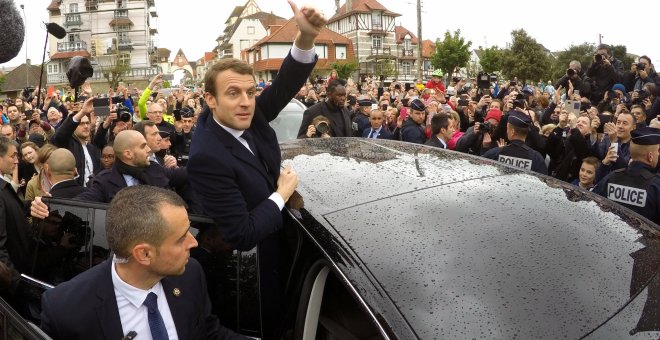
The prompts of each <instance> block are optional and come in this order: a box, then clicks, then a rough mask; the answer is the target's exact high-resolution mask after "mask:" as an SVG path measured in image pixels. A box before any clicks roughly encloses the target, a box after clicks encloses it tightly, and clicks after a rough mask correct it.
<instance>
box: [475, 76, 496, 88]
mask: <svg viewBox="0 0 660 340" xmlns="http://www.w3.org/2000/svg"><path fill="white" fill-rule="evenodd" d="M493 77H495V79H497V77H496V76H495V75H490V74H488V73H483V72H480V73H479V74H478V75H477V87H479V88H480V89H489V88H490V82H491V79H492V78H493Z"/></svg>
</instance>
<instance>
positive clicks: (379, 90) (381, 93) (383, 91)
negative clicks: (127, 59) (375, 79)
mask: <svg viewBox="0 0 660 340" xmlns="http://www.w3.org/2000/svg"><path fill="white" fill-rule="evenodd" d="M383 93H385V89H383V88H382V87H379V88H378V99H380V97H382V96H383Z"/></svg>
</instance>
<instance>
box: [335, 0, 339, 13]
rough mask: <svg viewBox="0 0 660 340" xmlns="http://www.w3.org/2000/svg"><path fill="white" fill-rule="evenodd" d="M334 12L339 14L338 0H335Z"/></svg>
mask: <svg viewBox="0 0 660 340" xmlns="http://www.w3.org/2000/svg"><path fill="white" fill-rule="evenodd" d="M335 14H339V0H335Z"/></svg>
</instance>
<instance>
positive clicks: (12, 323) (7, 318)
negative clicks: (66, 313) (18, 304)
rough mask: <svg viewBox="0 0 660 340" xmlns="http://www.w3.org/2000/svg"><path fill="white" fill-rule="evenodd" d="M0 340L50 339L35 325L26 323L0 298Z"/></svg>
mask: <svg viewBox="0 0 660 340" xmlns="http://www.w3.org/2000/svg"><path fill="white" fill-rule="evenodd" d="M0 338H2V339H12V340H48V339H50V337H48V336H47V335H46V334H44V333H43V332H42V331H41V330H40V329H39V328H38V327H37V326H36V325H35V324H33V323H30V322H27V321H25V320H24V319H23V318H22V317H21V316H20V315H19V314H18V313H16V311H15V310H14V309H13V308H11V306H9V304H8V303H7V302H6V301H5V300H4V299H2V298H0Z"/></svg>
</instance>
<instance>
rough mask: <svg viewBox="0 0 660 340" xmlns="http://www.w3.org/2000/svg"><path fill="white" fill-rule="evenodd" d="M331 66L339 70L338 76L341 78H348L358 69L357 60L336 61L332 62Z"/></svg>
mask: <svg viewBox="0 0 660 340" xmlns="http://www.w3.org/2000/svg"><path fill="white" fill-rule="evenodd" d="M330 67H332V68H333V69H334V70H336V71H337V76H338V77H339V78H341V79H348V78H351V77H352V76H353V73H355V71H357V69H358V65H357V63H356V62H355V61H350V62H343V63H342V62H338V61H335V62H333V63H332V64H330Z"/></svg>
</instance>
